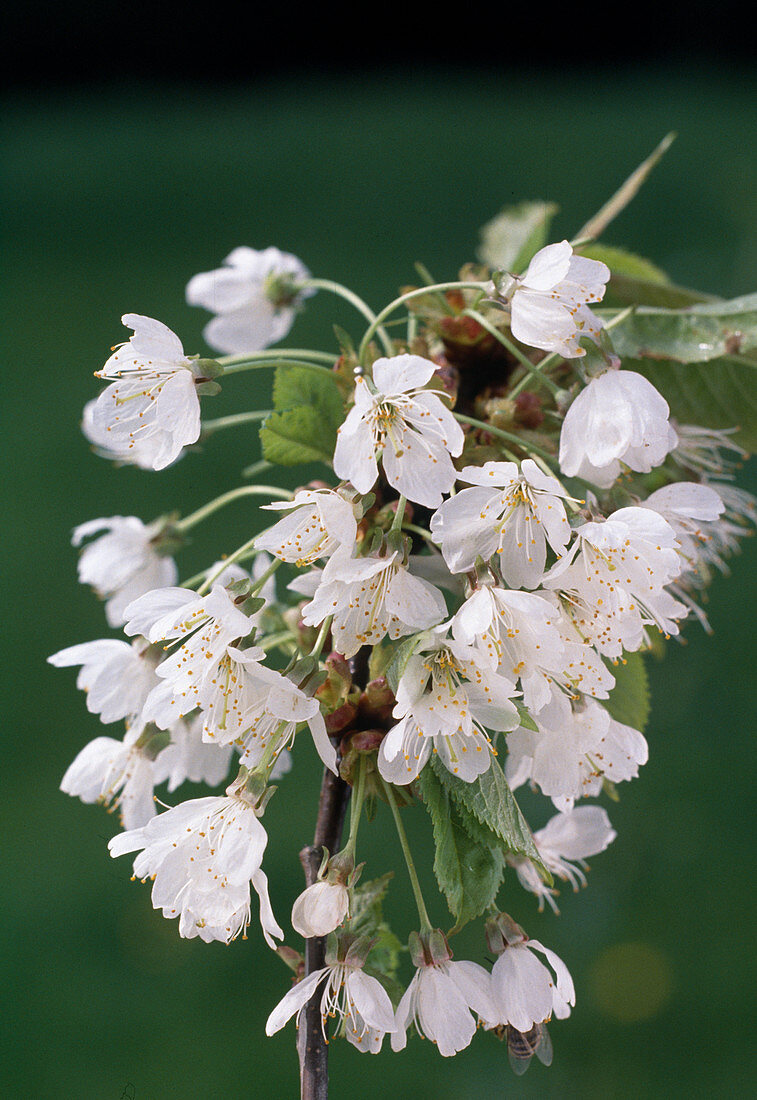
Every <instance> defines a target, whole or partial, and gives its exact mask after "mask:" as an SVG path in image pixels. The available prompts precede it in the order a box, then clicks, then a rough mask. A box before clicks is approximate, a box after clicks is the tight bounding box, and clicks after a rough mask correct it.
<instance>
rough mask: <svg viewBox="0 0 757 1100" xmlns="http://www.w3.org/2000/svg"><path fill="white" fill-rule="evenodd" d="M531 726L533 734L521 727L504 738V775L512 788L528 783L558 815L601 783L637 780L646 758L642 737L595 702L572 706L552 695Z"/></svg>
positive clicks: (586, 701) (589, 793) (558, 695)
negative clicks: (552, 803)
mask: <svg viewBox="0 0 757 1100" xmlns="http://www.w3.org/2000/svg"><path fill="white" fill-rule="evenodd" d="M534 721H535V723H536V725H537V727H538V728H537V730H535V731H534V730H530V729H525V728H524V727H520V728H519V729H516V730H514V731H513V732H512V733H510V734H509V735H508V738H507V748H508V756H507V762H506V765H505V775H506V776H507V780H508V782H509V783H510V786H511V787H512V788H513V789H515V788H516V787H519V786H520V785H521V784H522V783H524V782H526V780H530V781H531V782H532V783H534V784H535V785H536V786H537V787H539V789H540V790H541V791H542V793H543V794H546V795H548V796H549V797H550V798H551V799H552V801H553V802H554V804H555V806H556V807H557V808H558V809H559V810H566V809H570V808H572V806H573V803H574V802H575V800H576V799H578V798H586V797H591V796H593V795H597V794H599V793H600V791H601V789H602V780H603V779H609V780H610V781H611V782H613V783H620V782H623V781H624V780H628V779H635V778H636V776H637V775H638V774H639V766H640V765H641V764H645V763H646V761H647V758H648V755H649V750H648V747H647V743H646V740H645V739H644V737H643V736H642V734H641V733H639V731H638V730H635V729H633V728H632V727H631V726H626V725H624V724H623V723H621V722H616V721H615V720H614V719H613V718H612V717H611V716H610V714H609V712H608V711H607V710H606V709H605V708H604V707H603V706H602V705H601V704H600V703H597V702H596V701H595V700H594V699H590V698H583V699H581V700H580V701H579V702H578V703H577V704H573V705H572V704H571V703H570V701H569V700H568V699H567V698H566V697H565V696H564V695H560V694H558V693H557V692H553V698H552V702H551V703H550V704H549V705H548V706H546V707H544V708H543V709H542V710H541V711H540V712H539V714H538V715H536V717H535V719H534Z"/></svg>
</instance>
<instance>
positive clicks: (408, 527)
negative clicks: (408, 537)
mask: <svg viewBox="0 0 757 1100" xmlns="http://www.w3.org/2000/svg"><path fill="white" fill-rule="evenodd" d="M402 530H403V531H410V532H411V534H413V535H419V536H420V537H421V538H422V539H425V540H426V542H429V543H431V545H432V546H435V545H436V543H435V542H434V539H433V536H432V534H431V532H430V531H427V530H426V528H425V527H419V526H418V524H417V523H403V524H402Z"/></svg>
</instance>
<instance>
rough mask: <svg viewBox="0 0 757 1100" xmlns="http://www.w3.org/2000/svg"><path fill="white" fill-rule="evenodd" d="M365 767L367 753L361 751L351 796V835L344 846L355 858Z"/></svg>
mask: <svg viewBox="0 0 757 1100" xmlns="http://www.w3.org/2000/svg"><path fill="white" fill-rule="evenodd" d="M365 768H366V761H365V754H364V753H360V755H359V756H358V772H357V783H356V785H355V786H354V787H353V789H352V797H351V798H350V835H349V836H348V837H347V843H346V845H345V847H344V851H345V852H348V853H349V854H350V855H351V856H352V857H353V859H354V858H355V849H356V847H357V832H358V829H359V828H360V818H361V817H362V814H363V801H364V799H365Z"/></svg>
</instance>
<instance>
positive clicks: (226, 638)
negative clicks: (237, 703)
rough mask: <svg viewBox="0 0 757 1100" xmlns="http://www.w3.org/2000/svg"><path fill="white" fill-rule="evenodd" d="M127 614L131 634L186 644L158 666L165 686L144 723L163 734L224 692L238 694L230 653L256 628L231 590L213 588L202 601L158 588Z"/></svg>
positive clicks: (150, 704)
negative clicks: (154, 724)
mask: <svg viewBox="0 0 757 1100" xmlns="http://www.w3.org/2000/svg"><path fill="white" fill-rule="evenodd" d="M125 613H126V615H127V622H126V625H125V627H124V630H125V632H126V633H127V634H130V635H133V634H142V635H144V636H145V637H146V638H148V639H149V640H150V641H152V642H159V641H167V642H175V641H178V640H181V639H186V640H185V641H182V644H181V645H177V646H176V647H175V648H174V649H173V651H172V652H171V653H170V654H169V655H168V656H167V657H165V658H164V660H163V661H162V662H161V663H160V665H158V667H157V669H156V674H157V676H158V677H159V678H160V679H161V680H162V681H163V682H162V683H161V684H159V685H158V686H157V687H156V688H155V689H154V690H153V692H151V694H150V696H149V698H148V699H147V700H146V703H145V710H144V715H145V718H146V719H148V720H149V721H153V722H155V723H156V724H157V725H159V726H160V727H161V728H162V729H165V728H167V727H168V726H169V725H171V724H172V723H173V722H174V721H175V720H176V719H177V718H179V717H181V716H183V715H185V714H189V712H190V711H192V710H194V708H195V707H197V706H202V705H203V703H205V705H206V706H207V705H208V704H207V697H208V695H215V694H216V693H218V694H220V695H223V691H224V687H226V688H227V690H228V695H234V694H235V689H236V686H237V685H236V684H235V683H234V680H233V676H234V670H233V667H232V664H233V663H232V661H231V659H230V658H229V655H228V649H229V646H231V645H232V644H233V643H234V642H235V641H239V640H240V639H241V638H245V637H247V635H248V634H249V633H250V631H251V630H252V628H253V625H254V624H253V621H252V617H251V616H249V615H246V614H244V613H243V612H242V611H241V610H240V609H239V607H238V606H237V605H236V604H235V603H234V599H233V598H232V596H231V595H230V593H229V592H228V590H227V589H225V588H223V587H222V586H221V585H220V584H214V585H213V587H212V589H211V591H210V592H208V593H206V594H205V595H204V596H198V594H197V593H196V592H193V591H192V590H191V589H187V588H159V589H155V590H154V591H152V592H148V593H146V594H145V595H144V596H140V597H139V599H137V600H135V601H134V602H133V603H131V604H129V606H128V607H127V608H126V612H125ZM261 656H262V651H261ZM228 695H227V698H228ZM228 706H229V708H230V707H231V704H230V703H229V704H228ZM238 710H239V707H238V708H237V711H234V713H237V712H238Z"/></svg>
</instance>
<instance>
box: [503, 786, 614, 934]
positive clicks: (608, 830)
mask: <svg viewBox="0 0 757 1100" xmlns="http://www.w3.org/2000/svg"><path fill="white" fill-rule="evenodd" d="M533 836H534V844H535V845H536V850H537V851H538V853H539V856H540V857H541V861H542V863H543V864H544V866H545V867H546V868H547V870H548V871H550V872H551V874H552V875H553V876H554V877H555V878H560V879H563V881H565V882H569V883H570V884H571V886H572V887H573V889H574V890H578V888H579V886H585V885H586V875H585V873H584V872H585V871H586V870H587V869H588V868H587V865H586V863H585V862H584V860H586V859H588V858H589V856H594V855H598V854H599V852H604V850H605V848H607V846H608V845H609V844H611V843H612V841H613V840H614V839H615V837H616V836H617V833H616V832H615V830H614V829H613V828H612V826H611V825H610V819H609V818H608V816H607V811H606V810H605V809H604V808H603V807H602V806H577V807H576V808H575V809H572V810H568V811H567V812H566V813H559V814H555V816H554V817H553V818H551V819H550V820H549V821H548V822H547V824H546V825H545V826H544V828H543V829H539V830H538V831H537V832H535V833H534V834H533ZM571 861H575V862H571ZM508 863H509V864H510V865H511V866H513V867H514V868H515V870H516V871H517V873H518V878H519V880H520V883H521V885H522V886H523V887H525V889H526V890H530V891H531V893H533V894H536V896H537V897H538V899H539V911H540V912H541V910H542V909H543V908H544V902H545V901H547V902H549V905H550V906H551V908H552V909H553V911H554V912H555V913H557V912H559V910H558V908H557V905H556V903H555V901H554V898H555V895H556V894H557V891H556V890H554V889H552V888H551V887H549V886H547V885H546V883H545V882H543V880H542V878H541V876H540V875H539V872H538V871H537V870H536V868H535V867H534V865H533V863H531V861H530V860H528V859H524V858H520V857H508Z"/></svg>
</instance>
